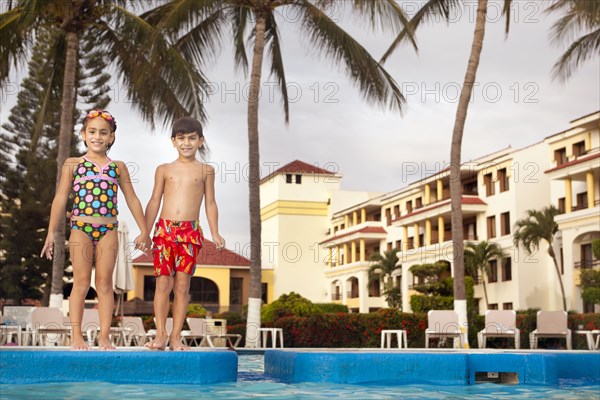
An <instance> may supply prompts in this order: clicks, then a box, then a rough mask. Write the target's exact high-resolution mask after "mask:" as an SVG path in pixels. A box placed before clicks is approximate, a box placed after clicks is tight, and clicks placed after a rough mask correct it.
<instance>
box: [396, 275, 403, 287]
mask: <svg viewBox="0 0 600 400" xmlns="http://www.w3.org/2000/svg"><path fill="white" fill-rule="evenodd" d="M395 278H396V283H395V285H394V287H395V288H397V289H402V275H396V277H395Z"/></svg>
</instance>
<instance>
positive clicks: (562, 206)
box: [558, 197, 566, 214]
mask: <svg viewBox="0 0 600 400" xmlns="http://www.w3.org/2000/svg"><path fill="white" fill-rule="evenodd" d="M565 204H566V203H565V198H564V197H561V198H560V199H558V211H560V213H561V214H564V213H565V209H566V205H565Z"/></svg>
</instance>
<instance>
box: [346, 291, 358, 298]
mask: <svg viewBox="0 0 600 400" xmlns="http://www.w3.org/2000/svg"><path fill="white" fill-rule="evenodd" d="M347 294H348V298H349V299H356V298H358V289H356V290H350V291H348V293H347Z"/></svg>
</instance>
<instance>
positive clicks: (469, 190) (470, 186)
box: [463, 177, 478, 195]
mask: <svg viewBox="0 0 600 400" xmlns="http://www.w3.org/2000/svg"><path fill="white" fill-rule="evenodd" d="M463 193H464V194H471V195H476V194H477V193H478V191H477V177H474V178H472V179H470V180H468V181H466V182H464V183H463Z"/></svg>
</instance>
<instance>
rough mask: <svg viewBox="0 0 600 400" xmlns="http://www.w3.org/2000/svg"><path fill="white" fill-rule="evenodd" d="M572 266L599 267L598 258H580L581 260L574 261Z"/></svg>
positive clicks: (583, 267)
mask: <svg viewBox="0 0 600 400" xmlns="http://www.w3.org/2000/svg"><path fill="white" fill-rule="evenodd" d="M573 266H574V267H575V268H581V269H591V268H595V267H600V260H581V261H577V262H575V264H573Z"/></svg>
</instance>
